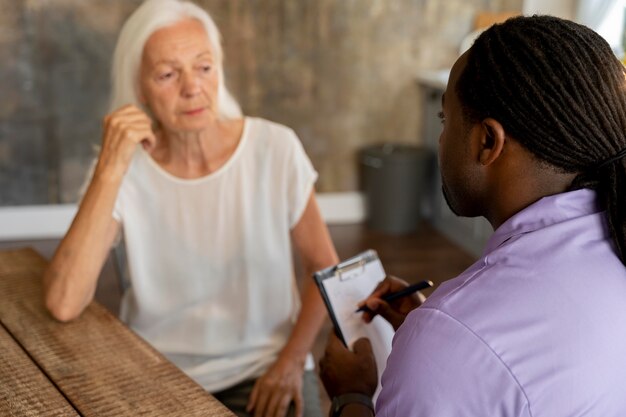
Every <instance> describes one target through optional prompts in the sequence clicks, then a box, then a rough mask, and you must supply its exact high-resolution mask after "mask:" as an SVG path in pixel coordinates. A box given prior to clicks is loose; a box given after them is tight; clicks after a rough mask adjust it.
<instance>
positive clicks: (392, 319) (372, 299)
mask: <svg viewBox="0 0 626 417" xmlns="http://www.w3.org/2000/svg"><path fill="white" fill-rule="evenodd" d="M408 286H409V284H408V283H406V282H405V281H403V280H401V279H399V278H396V277H391V276H388V277H386V278H385V279H384V280H383V281H381V282H380V283H379V284H378V286H377V287H376V288H375V289H374V292H372V293H371V294H370V296H369V297H367V298H366V299H365V300H363V301H361V302H360V303H359V304H358V306H359V307H362V306H367V308H368V309H369V310H370V311H367V310H366V311H365V312H364V313H363V320H364V321H365V322H366V323H369V322H371V321H372V319H373V318H374V317H375V316H376V315H377V314H380V315H381V316H382V317H383V318H384V319H385V320H387V321H388V322H389V323H391V325H392V326H393V328H394V330H398V328H399V327H400V325H402V323H404V319H405V318H406V316H407V315H408V314H409V313H410V312H411V311H413V310H414V309H416V308H417V307H419V306H420V305H422V302H423V301H424V298H423V296H422V298H420V295H421V294H420V293H415V294H411V295H409V296H406V297H400V298H398V299H397V300H394V301H392V302H391V303H387V302H385V301H384V300H382V297H383V296H384V295H387V294H391V293H394V292H398V291H401V290H403V289H405V288H406V287H408Z"/></svg>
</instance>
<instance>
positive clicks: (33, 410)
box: [0, 249, 234, 417]
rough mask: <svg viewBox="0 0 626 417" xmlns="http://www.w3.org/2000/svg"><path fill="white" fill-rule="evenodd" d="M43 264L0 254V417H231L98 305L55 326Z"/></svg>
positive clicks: (19, 253) (29, 253)
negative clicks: (46, 302)
mask: <svg viewBox="0 0 626 417" xmlns="http://www.w3.org/2000/svg"><path fill="white" fill-rule="evenodd" d="M46 264H47V262H46V260H45V259H44V258H42V257H41V256H40V255H39V254H37V253H36V252H35V251H33V250H32V249H21V250H14V251H5V252H0V352H1V353H0V415H2V416H6V415H9V416H116V417H118V416H186V417H187V416H209V417H231V416H234V414H232V413H231V412H230V411H229V410H228V409H226V407H224V406H223V405H222V404H221V403H220V402H218V401H217V400H216V399H215V398H213V397H212V396H211V395H210V394H208V393H207V392H205V391H204V390H203V389H202V387H200V386H199V385H198V384H196V383H195V382H193V381H192V380H191V379H189V378H188V377H187V376H186V375H185V374H183V373H182V372H181V371H180V370H179V369H178V368H176V367H175V366H174V365H173V364H172V363H170V362H169V361H168V360H167V359H165V358H164V357H163V356H162V355H161V354H160V353H158V352H157V351H156V350H155V349H154V348H152V347H151V346H150V345H149V344H148V343H146V342H145V341H144V340H142V339H141V338H139V337H138V336H137V335H136V334H134V333H133V332H132V331H131V330H129V329H128V328H127V327H126V326H125V325H124V324H122V323H121V322H120V321H119V320H118V319H117V318H115V317H114V316H113V315H111V313H109V312H108V311H107V310H106V309H104V307H102V306H100V305H99V304H98V303H96V302H92V303H91V304H90V305H89V307H87V309H86V310H85V311H84V312H83V314H82V315H81V317H80V318H78V319H77V320H74V321H72V322H70V323H60V322H57V321H55V320H54V319H53V318H52V317H51V316H50V314H49V313H48V312H47V311H46V309H45V308H44V306H43V294H42V286H41V277H42V274H43V271H44V269H45V267H46Z"/></svg>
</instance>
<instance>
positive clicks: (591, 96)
mask: <svg viewBox="0 0 626 417" xmlns="http://www.w3.org/2000/svg"><path fill="white" fill-rule="evenodd" d="M625 77H626V71H625V69H624V66H623V65H622V64H621V63H620V62H619V60H618V59H617V58H616V57H615V55H614V54H613V51H612V50H611V48H610V46H609V45H608V43H607V42H606V41H605V40H604V39H603V38H602V37H600V36H599V35H598V34H597V33H595V32H594V31H592V30H591V29H589V28H587V27H585V26H582V25H579V24H577V23H574V22H571V21H568V20H563V19H559V18H556V17H552V16H532V17H515V18H512V19H509V20H507V21H506V22H504V23H502V24H498V25H494V26H492V27H491V28H489V29H488V30H486V31H485V32H483V33H482V34H481V35H480V36H479V37H478V38H477V39H476V41H475V43H474V45H473V46H472V48H471V49H470V51H469V52H468V55H467V66H466V68H465V70H464V71H463V73H462V74H461V75H460V77H459V80H458V81H457V85H456V92H457V94H458V96H459V99H460V101H461V105H462V107H463V110H464V113H465V114H464V117H465V119H466V120H467V121H473V122H476V121H481V120H484V119H485V118H488V117H491V118H494V119H495V120H497V121H498V122H500V123H501V124H502V126H503V127H504V129H505V131H506V132H507V133H508V134H509V135H510V136H511V137H513V138H515V139H516V140H517V141H518V142H519V143H521V144H522V146H524V147H525V148H526V149H528V150H529V151H530V152H531V153H532V154H534V155H535V157H536V158H538V159H539V160H540V161H542V163H544V164H547V165H549V166H550V167H552V168H553V169H556V170H558V171H559V172H565V173H577V174H578V175H577V176H576V178H575V179H574V181H573V182H572V184H571V186H570V189H571V190H575V189H580V188H593V189H595V190H597V192H598V196H599V198H600V201H601V203H602V204H603V205H604V207H605V208H606V210H607V214H608V225H609V230H610V233H611V236H612V238H613V240H614V242H615V245H616V247H617V251H618V255H619V257H620V259H621V260H622V263H624V264H625V265H626V197H625V196H623V195H621V193H622V192H624V191H626V158H625V157H624V155H625V153H623V151H624V150H626V78H625Z"/></svg>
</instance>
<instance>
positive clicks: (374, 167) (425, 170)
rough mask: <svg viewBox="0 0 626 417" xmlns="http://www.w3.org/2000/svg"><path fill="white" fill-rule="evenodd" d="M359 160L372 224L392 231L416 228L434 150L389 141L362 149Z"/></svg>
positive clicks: (369, 219) (400, 231) (383, 229)
mask: <svg viewBox="0 0 626 417" xmlns="http://www.w3.org/2000/svg"><path fill="white" fill-rule="evenodd" d="M359 160H360V164H361V169H362V172H361V174H362V177H361V179H362V188H363V191H364V192H365V198H366V206H367V213H368V216H367V217H368V220H367V223H368V226H369V227H370V228H372V229H375V230H380V231H382V232H385V233H389V234H405V233H409V232H412V231H414V230H416V229H417V226H418V224H419V222H420V219H421V216H420V206H421V200H422V195H423V194H424V190H423V189H424V186H425V184H426V177H427V176H428V175H429V171H430V165H431V164H432V152H431V151H429V150H427V149H426V148H422V147H418V146H411V145H403V144H393V143H387V144H384V145H374V146H368V147H366V148H364V149H362V150H361V151H360V155H359Z"/></svg>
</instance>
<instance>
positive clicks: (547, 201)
mask: <svg viewBox="0 0 626 417" xmlns="http://www.w3.org/2000/svg"><path fill="white" fill-rule="evenodd" d="M600 211H602V210H601V209H600V207H599V204H598V201H597V198H596V192H595V191H594V190H590V189H586V188H585V189H581V190H576V191H569V192H567V193H561V194H555V195H551V196H547V197H543V198H541V199H540V200H538V201H536V202H535V203H533V204H531V205H530V206H528V207H526V208H525V209H523V210H522V211H520V212H518V213H516V214H514V215H513V216H512V217H510V218H509V219H508V220H507V221H505V222H504V223H502V225H500V227H498V228H497V229H496V231H495V232H494V233H493V235H492V236H491V238H489V240H488V241H487V245H486V246H485V251H484V254H483V255H487V254H489V253H491V252H493V251H494V250H495V249H496V248H498V247H499V246H501V245H502V244H503V243H504V242H506V241H507V240H509V239H510V238H512V237H513V236H517V235H521V234H523V233H528V232H532V231H534V230H538V229H541V228H544V227H547V226H550V225H553V224H556V223H561V222H563V221H566V220H569V219H573V218H576V217H581V216H586V215H589V214H593V213H598V212H600Z"/></svg>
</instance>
